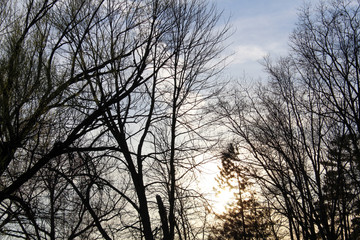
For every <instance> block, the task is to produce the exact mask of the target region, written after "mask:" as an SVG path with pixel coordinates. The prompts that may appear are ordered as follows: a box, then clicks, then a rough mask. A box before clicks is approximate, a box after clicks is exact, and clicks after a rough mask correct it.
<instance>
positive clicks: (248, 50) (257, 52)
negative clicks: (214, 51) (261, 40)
mask: <svg viewBox="0 0 360 240" xmlns="http://www.w3.org/2000/svg"><path fill="white" fill-rule="evenodd" d="M232 49H233V51H234V53H233V54H232V55H231V57H230V59H229V61H230V64H242V63H246V62H249V61H252V62H254V61H258V60H261V59H262V58H263V57H264V56H266V55H267V54H268V53H267V51H266V50H265V49H263V48H261V47H260V46H257V45H238V46H236V47H233V48H232Z"/></svg>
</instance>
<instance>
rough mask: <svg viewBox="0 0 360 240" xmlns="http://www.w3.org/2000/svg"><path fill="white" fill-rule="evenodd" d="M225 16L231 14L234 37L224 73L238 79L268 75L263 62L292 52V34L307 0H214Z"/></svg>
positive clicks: (228, 43) (256, 78) (253, 78)
mask: <svg viewBox="0 0 360 240" xmlns="http://www.w3.org/2000/svg"><path fill="white" fill-rule="evenodd" d="M209 1H210V0H209ZM211 1H213V2H215V4H216V6H217V9H218V10H220V11H221V10H223V17H224V18H226V19H227V18H228V17H230V26H231V32H232V33H233V34H232V35H231V37H230V38H229V39H228V40H227V42H226V45H229V47H228V48H227V50H226V52H225V54H227V55H230V57H229V59H228V61H229V65H228V67H227V68H226V70H225V72H224V74H225V75H226V76H227V77H231V78H235V79H243V78H244V77H245V78H246V79H247V80H259V79H263V78H266V73H265V72H264V68H263V66H262V65H261V64H260V61H261V60H262V59H263V58H264V56H267V55H269V56H270V57H272V58H274V59H276V58H277V57H279V56H285V55H286V54H287V53H288V52H289V44H288V39H289V35H290V34H291V32H292V31H293V29H294V28H295V27H296V22H297V18H298V10H299V8H301V7H302V6H304V1H303V0H211Z"/></svg>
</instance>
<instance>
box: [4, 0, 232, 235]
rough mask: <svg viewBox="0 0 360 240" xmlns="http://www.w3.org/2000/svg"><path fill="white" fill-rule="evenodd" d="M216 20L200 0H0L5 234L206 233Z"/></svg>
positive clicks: (220, 35) (220, 32)
mask: <svg viewBox="0 0 360 240" xmlns="http://www.w3.org/2000/svg"><path fill="white" fill-rule="evenodd" d="M218 20H219V14H218V13H216V11H215V9H214V7H212V6H209V5H207V3H206V1H202V0H146V1H131V0H117V1H113V0H81V1H72V0H71V1H70V0H28V1H1V9H0V46H1V48H0V62H1V64H0V65H1V66H0V235H2V236H8V237H10V238H11V237H14V238H20V239H21V238H22V239H80V238H81V239H99V238H102V239H129V238H134V239H154V238H157V239H159V238H162V237H163V238H165V239H174V238H175V236H176V238H185V239H189V238H197V237H198V235H199V234H201V233H202V232H203V230H202V228H203V225H201V224H197V225H196V226H195V225H193V224H192V222H193V220H192V217H191V216H192V215H191V214H196V212H195V209H197V208H198V206H200V205H202V201H203V200H202V198H201V194H200V193H199V192H197V191H196V189H195V188H193V187H188V185H189V181H191V179H192V177H193V174H194V173H195V172H196V169H197V166H198V165H199V164H200V162H199V161H198V159H197V158H196V156H197V155H199V154H201V153H202V152H204V151H206V149H208V148H209V147H210V145H211V144H212V143H211V141H206V142H205V141H204V140H205V139H206V140H211V139H212V137H213V136H212V135H211V134H209V133H208V132H206V131H204V130H205V127H206V126H208V124H209V122H207V121H202V120H201V118H204V117H205V115H203V114H202V113H203V110H202V108H203V107H204V104H203V103H204V101H205V100H207V99H210V98H212V96H214V95H215V94H216V92H217V88H218V86H217V85H216V84H215V82H214V80H213V78H212V77H213V76H214V75H215V74H217V73H218V71H220V70H221V68H222V67H221V65H220V64H219V62H221V61H215V59H216V58H218V55H219V53H220V52H221V50H222V47H221V45H220V43H221V42H222V41H223V40H224V38H225V37H226V32H227V28H226V27H225V28H222V29H219V28H217V29H215V26H216V24H217V23H218ZM204 114H205V113H204ZM204 119H206V117H205V118H204ZM156 198H159V199H160V201H158V202H161V203H162V207H161V206H160V204H159V206H158V204H157V203H156ZM159 208H161V209H163V210H164V211H161V214H162V215H166V216H161V218H162V219H163V217H165V218H164V219H167V220H166V221H168V225H166V224H161V221H160V216H159V214H158V213H159V211H158V209H159Z"/></svg>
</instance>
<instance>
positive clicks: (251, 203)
mask: <svg viewBox="0 0 360 240" xmlns="http://www.w3.org/2000/svg"><path fill="white" fill-rule="evenodd" d="M237 155H238V152H237V150H236V149H235V147H234V145H232V144H230V145H229V147H228V148H227V149H226V151H224V152H222V155H221V169H220V173H219V176H218V178H217V181H218V184H219V188H225V187H228V188H230V189H231V190H233V191H234V201H233V202H231V203H230V204H229V205H228V206H227V208H226V211H225V212H224V213H220V214H216V216H215V218H216V220H217V222H218V223H217V224H215V225H214V226H213V227H212V229H211V235H210V237H209V239H218V240H220V239H234V240H240V239H267V238H269V237H270V236H271V234H272V231H271V226H272V221H271V220H270V218H269V214H270V209H269V208H267V207H265V206H264V205H263V204H262V203H260V201H259V199H258V198H257V196H256V193H255V191H254V189H252V186H253V183H252V182H251V181H250V179H249V177H248V176H247V174H248V173H249V172H248V170H247V169H246V168H244V167H243V166H241V164H240V163H239V159H238V157H237Z"/></svg>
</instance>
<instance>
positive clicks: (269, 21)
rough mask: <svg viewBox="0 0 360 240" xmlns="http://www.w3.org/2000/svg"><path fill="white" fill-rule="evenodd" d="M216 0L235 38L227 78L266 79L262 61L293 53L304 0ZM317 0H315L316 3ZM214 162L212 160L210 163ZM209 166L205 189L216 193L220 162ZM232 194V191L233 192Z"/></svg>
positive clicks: (221, 200)
mask: <svg viewBox="0 0 360 240" xmlns="http://www.w3.org/2000/svg"><path fill="white" fill-rule="evenodd" d="M208 1H213V2H214V3H215V4H216V6H217V9H218V10H219V11H221V10H222V11H223V18H224V19H223V20H222V21H224V20H225V19H228V18H229V17H230V26H231V32H232V33H233V34H232V35H231V37H230V38H229V39H228V40H227V41H226V43H225V45H229V46H228V48H227V50H226V51H225V53H224V54H225V55H229V54H230V55H231V57H230V58H229V64H228V66H227V68H226V69H225V71H224V73H223V74H224V75H225V78H227V80H233V79H235V80H238V81H239V82H241V81H244V80H245V81H246V82H247V83H248V84H252V83H253V82H254V81H266V78H267V75H266V73H265V71H264V67H263V66H262V65H261V64H260V61H261V60H262V59H263V58H264V57H265V56H267V55H269V56H270V57H271V58H274V59H276V58H278V57H280V56H286V55H287V54H288V53H289V50H290V48H289V41H288V40H289V36H290V34H291V33H292V31H293V30H294V29H295V27H296V22H297V19H298V13H299V9H300V8H301V7H303V6H304V3H305V2H304V0H208ZM313 2H315V0H312V3H313ZM209 164H210V163H209ZM211 164H212V165H208V166H207V167H206V170H204V172H206V173H207V174H205V175H204V176H203V177H204V179H203V180H202V181H203V182H206V184H205V186H204V187H203V188H204V190H205V192H208V193H210V194H213V193H214V192H213V190H212V188H213V186H216V185H217V183H216V181H215V179H214V177H215V176H216V175H217V173H218V168H217V166H216V165H217V163H211ZM230 195H231V193H230ZM230 195H229V192H227V191H226V190H225V191H223V192H221V193H220V194H219V196H217V197H216V198H215V199H214V201H215V202H214V205H213V206H214V208H215V211H219V212H221V211H223V210H224V205H225V203H226V202H227V201H228V200H231V199H230V198H229V196H230Z"/></svg>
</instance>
